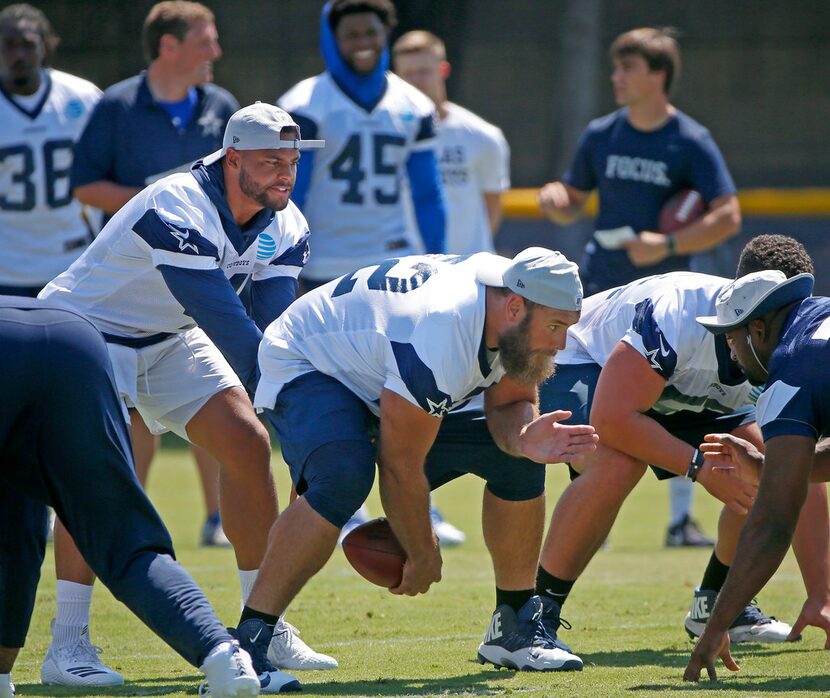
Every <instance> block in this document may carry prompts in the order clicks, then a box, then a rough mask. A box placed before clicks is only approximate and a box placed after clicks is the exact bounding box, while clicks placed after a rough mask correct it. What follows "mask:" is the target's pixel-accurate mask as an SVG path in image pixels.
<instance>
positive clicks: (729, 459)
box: [700, 434, 764, 485]
mask: <svg viewBox="0 0 830 698" xmlns="http://www.w3.org/2000/svg"><path fill="white" fill-rule="evenodd" d="M703 438H704V440H705V442H706V443H702V444H700V450H701V452H702V453H703V454H705V456H706V459H707V460H711V461H713V462H715V463H716V464H720V466H719V465H715V468H716V469H717V468H719V467H727V468H735V469H736V470H737V471H738V475H739V476H740V477H741V479H743V480H746V481H747V482H750V483H752V484H754V485H757V484H758V483H759V482H760V481H761V469H762V468H763V467H764V455H763V454H762V453H761V452H760V451H759V450H758V449H757V448H755V446H753V445H752V444H751V443H749V441H746V440H744V439H740V438H738V437H737V436H732V434H706V436H704V437H703Z"/></svg>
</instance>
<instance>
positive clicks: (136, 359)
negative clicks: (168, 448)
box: [107, 327, 242, 440]
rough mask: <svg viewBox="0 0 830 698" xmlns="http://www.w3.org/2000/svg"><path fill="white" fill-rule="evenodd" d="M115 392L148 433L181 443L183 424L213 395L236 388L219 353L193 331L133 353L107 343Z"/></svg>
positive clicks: (236, 382) (236, 381)
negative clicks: (165, 434)
mask: <svg viewBox="0 0 830 698" xmlns="http://www.w3.org/2000/svg"><path fill="white" fill-rule="evenodd" d="M107 349H108V350H109V355H110V359H111V360H112V368H113V372H114V373H115V382H116V385H117V386H118V392H119V393H120V395H121V397H122V398H123V400H124V402H125V404H126V406H127V407H129V408H133V407H134V408H135V409H137V410H138V412H139V414H140V415H141V416H142V418H143V419H144V421H145V423H146V424H147V428H148V429H149V430H150V431H151V432H153V433H154V434H161V433H163V432H165V431H172V432H174V433H175V434H178V435H179V436H181V437H182V438H183V439H186V440H187V423H188V422H189V421H190V420H191V419H192V418H193V417H194V416H195V414H196V413H197V412H198V411H199V410H200V409H202V407H203V406H204V405H205V403H207V401H208V400H210V398H211V397H213V396H214V395H216V394H217V393H220V392H222V391H223V390H226V389H227V388H233V387H235V386H241V385H242V383H241V381H240V380H239V378H238V377H237V375H236V373H234V371H233V369H232V368H231V366H230V364H229V363H228V362H227V360H226V359H225V357H224V356H223V355H222V352H220V351H219V349H217V348H216V346H215V345H214V344H213V342H211V341H210V339H209V338H208V336H207V335H206V334H205V333H204V331H203V330H201V329H199V328H198V327H196V328H194V329H192V330H187V331H186V332H182V333H180V334H177V335H175V336H174V337H170V338H169V339H165V340H163V341H161V342H158V343H157V344H151V345H150V346H147V347H142V348H140V349H134V348H132V347H127V346H123V345H121V344H115V343H112V342H108V343H107Z"/></svg>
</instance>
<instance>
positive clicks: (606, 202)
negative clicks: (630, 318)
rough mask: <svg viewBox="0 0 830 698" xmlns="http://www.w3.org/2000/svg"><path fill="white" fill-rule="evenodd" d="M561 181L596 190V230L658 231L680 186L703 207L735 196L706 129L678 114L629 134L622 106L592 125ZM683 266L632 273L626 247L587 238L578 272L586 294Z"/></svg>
mask: <svg viewBox="0 0 830 698" xmlns="http://www.w3.org/2000/svg"><path fill="white" fill-rule="evenodd" d="M563 181H564V182H566V183H567V184H569V185H570V186H572V187H574V188H576V189H579V190H581V191H592V190H594V189H597V190H598V193H599V209H600V210H599V215H598V216H597V220H596V226H595V227H596V229H597V230H608V229H613V228H620V227H622V226H631V227H632V228H633V229H634V230H635V231H636V232H640V231H643V230H656V229H657V218H658V215H659V213H660V209H661V208H662V207H663V205H664V204H665V203H666V201H667V200H668V199H669V198H670V197H671V196H672V195H673V194H674V193H676V192H677V191H679V190H681V189H685V188H692V189H696V190H697V191H699V192H700V193H701V195H702V196H703V199H704V201H705V202H706V203H707V204H708V203H710V202H711V201H712V200H713V199H716V198H717V197H719V196H724V195H727V194H734V193H735V184H734V183H733V181H732V177H731V176H730V174H729V170H728V169H727V168H726V163H725V162H724V159H723V156H722V155H721V153H720V151H719V150H718V147H717V145H716V144H715V141H714V140H713V139H712V136H711V135H710V133H709V131H708V130H707V129H706V128H704V127H703V126H701V125H700V124H699V123H697V122H696V121H695V120H694V119H692V118H690V117H689V116H687V115H686V114H684V113H682V112H680V111H677V112H675V114H674V115H673V116H672V117H671V118H670V119H669V120H668V121H667V122H666V124H665V125H664V126H662V127H661V128H659V129H657V130H656V131H639V130H637V129H635V128H634V127H633V126H632V125H631V124H630V123H629V121H628V118H627V110H626V109H620V110H618V111H616V112H614V113H612V114H609V115H607V116H604V117H602V118H600V119H596V120H594V121H592V122H591V123H590V124H589V125H588V128H587V129H585V131H584V133H583V134H582V137H581V138H580V141H579V144H578V146H577V152H576V155H575V156H574V159H573V162H572V163H571V167H570V169H569V170H568V171H567V172H566V173H565V176H564V177H563ZM688 268H689V257H688V256H676V257H670V258H669V259H666V260H664V261H663V262H661V263H659V264H656V265H652V266H649V267H647V268H638V267H635V266H634V265H633V264H632V263H631V262H630V261H629V259H628V255H627V254H626V252H625V250H623V249H615V250H610V249H604V248H602V247H600V246H599V245H598V244H597V243H596V242H595V241H594V240H591V241H590V242H589V243H588V246H587V247H586V250H585V258H584V260H583V263H582V269H581V272H582V279H583V283H584V285H585V294H586V296H587V295H591V294H593V293H597V292H599V291H603V290H605V289H608V288H612V287H614V286H621V285H623V284H627V283H628V282H630V281H633V280H635V279H637V278H639V277H641V276H643V275H646V274H649V275H651V274H661V273H664V272H667V271H676V270H684V269H688Z"/></svg>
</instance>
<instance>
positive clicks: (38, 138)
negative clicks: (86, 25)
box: [0, 4, 101, 298]
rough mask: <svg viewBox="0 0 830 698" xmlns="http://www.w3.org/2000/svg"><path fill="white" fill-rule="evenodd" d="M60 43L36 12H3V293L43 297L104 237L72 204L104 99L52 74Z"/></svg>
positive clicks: (22, 8) (86, 85)
mask: <svg viewBox="0 0 830 698" xmlns="http://www.w3.org/2000/svg"><path fill="white" fill-rule="evenodd" d="M57 44H58V37H57V36H56V35H55V33H54V31H53V30H52V26H51V24H50V23H49V20H48V19H47V18H46V16H45V15H44V14H43V13H42V12H41V11H40V10H38V9H37V8H35V7H32V6H31V5H26V4H19V5H9V6H8V7H6V8H5V9H3V10H2V12H0V85H1V86H2V90H0V123H2V124H3V128H2V130H0V168H1V169H2V176H0V229H2V231H3V254H2V255H0V293H3V294H5V295H15V296H29V297H32V298H33V297H35V296H36V295H37V294H38V292H39V291H40V289H42V288H43V287H44V286H45V285H46V283H47V282H48V281H50V280H51V279H53V278H54V277H56V276H57V275H58V274H59V273H60V272H62V271H64V270H65V269H66V268H67V267H68V266H69V265H70V264H71V263H72V262H73V261H75V259H77V258H78V256H80V254H81V253H82V252H83V251H84V249H86V247H87V245H89V243H90V242H91V241H92V238H93V236H94V233H95V232H97V228H96V227H95V221H94V220H93V218H91V217H90V216H91V214H92V212H90V211H87V210H85V209H84V206H83V205H82V204H81V203H80V202H79V201H78V200H77V199H75V198H73V196H72V191H71V189H70V186H69V172H70V169H71V167H72V148H73V146H74V144H75V142H76V141H77V140H78V138H79V137H80V135H81V131H82V130H83V128H84V125H85V124H86V122H87V120H88V119H89V115H90V113H91V112H92V109H93V107H94V106H95V104H96V102H98V100H99V98H100V96H101V91H100V90H99V89H98V88H97V87H95V85H93V84H92V83H91V82H88V81H86V80H83V79H82V78H79V77H76V76H74V75H69V74H68V73H64V72H61V71H59V70H55V69H53V68H50V67H49V64H50V61H51V59H52V57H53V54H54V51H55V48H56V47H57Z"/></svg>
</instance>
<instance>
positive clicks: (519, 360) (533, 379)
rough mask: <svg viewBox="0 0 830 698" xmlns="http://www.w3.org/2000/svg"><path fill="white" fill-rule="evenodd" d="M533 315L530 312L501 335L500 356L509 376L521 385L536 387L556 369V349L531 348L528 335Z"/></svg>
mask: <svg viewBox="0 0 830 698" xmlns="http://www.w3.org/2000/svg"><path fill="white" fill-rule="evenodd" d="M531 315H532V313H528V314H527V315H526V316H525V318H524V320H522V321H521V322H520V323H519V324H518V325H517V326H516V327H512V328H510V329H509V330H507V331H505V333H504V334H502V336H501V337H499V357H500V358H501V365H502V366H504V370H505V372H506V373H507V375H508V376H510V377H511V378H512V379H513V380H514V381H516V382H517V383H520V384H521V385H526V386H534V387H535V386H537V385H541V384H542V383H544V382H545V381H546V380H547V379H548V378H550V377H551V376H552V375H553V373H554V371H555V370H556V366H555V365H554V363H553V357H554V356H556V351H549V352H548V351H539V350H537V351H533V350H531V349H530V346H529V344H530V342H529V339H528V335H529V327H530V318H531Z"/></svg>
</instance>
